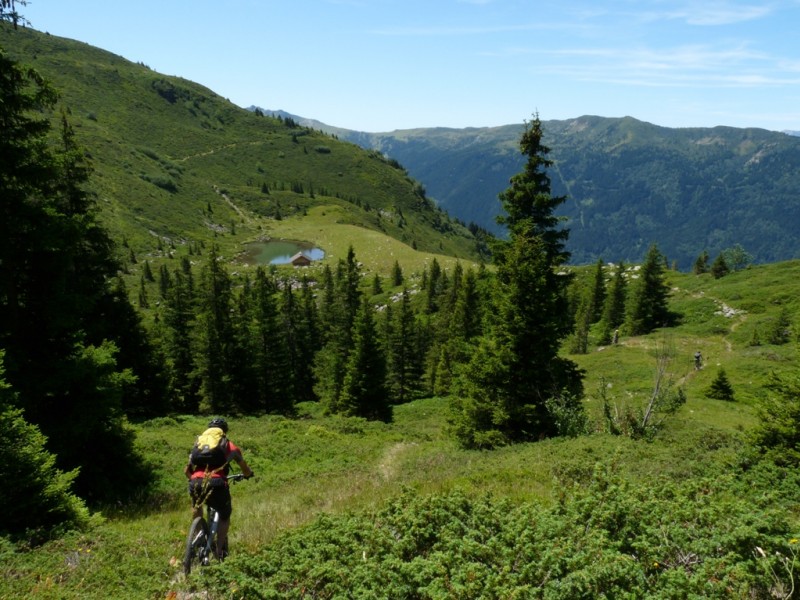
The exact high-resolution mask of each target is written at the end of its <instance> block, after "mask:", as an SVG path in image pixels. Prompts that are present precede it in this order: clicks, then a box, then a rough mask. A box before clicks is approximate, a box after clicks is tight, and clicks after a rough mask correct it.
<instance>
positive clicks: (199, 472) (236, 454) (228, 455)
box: [189, 440, 242, 479]
mask: <svg viewBox="0 0 800 600" xmlns="http://www.w3.org/2000/svg"><path fill="white" fill-rule="evenodd" d="M240 458H242V451H241V450H239V446H237V445H236V444H234V443H233V442H232V441H230V440H228V444H227V446H226V448H225V467H224V468H222V469H218V470H214V471H212V472H211V477H213V478H217V479H219V478H221V477H225V476H226V475H227V474H228V468H229V467H228V464H229V463H230V462H231V461H232V460H237V459H240ZM193 466H194V465H192V456H191V454H190V455H189V469H191V468H192V467H193ZM205 476H206V469H205V467H203V468H202V469H196V470H194V471H192V476H191V477H190V479H202V478H203V477H205Z"/></svg>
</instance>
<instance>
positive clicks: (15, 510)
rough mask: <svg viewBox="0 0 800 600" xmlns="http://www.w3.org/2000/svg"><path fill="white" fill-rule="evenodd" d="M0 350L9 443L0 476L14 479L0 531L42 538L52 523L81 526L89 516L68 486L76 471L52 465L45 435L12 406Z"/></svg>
mask: <svg viewBox="0 0 800 600" xmlns="http://www.w3.org/2000/svg"><path fill="white" fill-rule="evenodd" d="M3 355H4V353H3V352H2V351H0V425H1V426H2V429H3V431H4V435H6V436H7V437H8V439H10V440H14V443H13V444H9V445H8V448H7V449H6V452H7V455H6V456H5V459H4V460H3V461H0V478H2V480H3V481H10V482H13V483H14V485H13V486H12V488H11V489H12V492H11V497H13V498H19V499H20V501H19V502H9V503H7V505H6V506H5V507H4V509H3V519H2V520H0V535H11V536H12V537H14V536H18V535H21V534H25V535H26V537H27V539H28V541H30V539H31V536H34V539H35V538H39V537H41V538H46V537H47V536H49V535H51V533H52V531H53V528H54V527H56V526H67V527H79V526H82V525H85V524H86V522H87V521H88V517H89V514H88V511H87V510H86V506H85V505H84V504H83V502H81V501H80V500H79V499H78V498H77V497H76V496H75V495H74V494H73V492H72V482H73V480H74V479H75V477H76V476H77V474H78V472H77V471H72V472H69V473H64V472H62V471H60V470H59V469H57V468H56V457H55V456H54V455H53V454H52V453H51V452H48V450H47V445H46V444H47V438H45V436H44V435H42V432H41V431H40V430H39V428H38V427H36V426H35V425H31V424H30V423H28V422H26V421H25V419H24V417H23V412H22V410H21V409H19V408H13V406H14V404H16V402H15V398H14V393H13V390H12V389H11V386H9V385H8V384H7V383H6V382H5V379H4V368H3Z"/></svg>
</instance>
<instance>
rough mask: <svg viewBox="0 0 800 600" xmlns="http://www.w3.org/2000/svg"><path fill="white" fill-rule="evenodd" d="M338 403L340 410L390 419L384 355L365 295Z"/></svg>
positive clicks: (390, 408) (355, 327)
mask: <svg viewBox="0 0 800 600" xmlns="http://www.w3.org/2000/svg"><path fill="white" fill-rule="evenodd" d="M340 405H341V409H340V412H342V413H344V414H346V415H350V416H358V417H364V418H365V419H369V420H378V421H385V422H389V421H391V420H392V404H391V402H390V399H389V392H388V390H387V389H386V358H385V355H384V353H383V350H382V348H381V345H380V342H379V340H378V335H377V328H376V325H375V318H374V316H373V314H372V307H371V306H370V304H369V301H368V300H367V299H366V298H364V300H363V302H362V303H361V307H360V309H359V310H358V312H357V313H356V317H355V321H354V325H353V348H352V351H351V352H350V354H349V357H348V361H347V366H346V369H345V375H344V382H343V385H342V394H341V402H340Z"/></svg>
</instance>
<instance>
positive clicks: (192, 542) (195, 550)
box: [183, 517, 208, 575]
mask: <svg viewBox="0 0 800 600" xmlns="http://www.w3.org/2000/svg"><path fill="white" fill-rule="evenodd" d="M207 540H208V526H207V525H206V521H205V519H203V517H197V518H196V519H195V520H194V521H192V526H191V527H189V535H188V536H187V538H186V551H185V552H184V554H183V572H184V573H186V574H187V575H188V574H189V573H191V572H192V569H193V568H194V567H198V566H200V565H201V564H203V553H204V552H205V548H206V541H207Z"/></svg>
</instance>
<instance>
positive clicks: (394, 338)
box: [386, 289, 422, 404]
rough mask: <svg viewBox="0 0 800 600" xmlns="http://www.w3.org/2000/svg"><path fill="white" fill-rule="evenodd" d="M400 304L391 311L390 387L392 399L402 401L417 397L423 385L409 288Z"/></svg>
mask: <svg viewBox="0 0 800 600" xmlns="http://www.w3.org/2000/svg"><path fill="white" fill-rule="evenodd" d="M398 304H399V306H398V307H397V308H396V310H393V311H391V313H390V314H391V315H392V316H391V317H390V321H391V322H390V327H389V330H388V332H387V340H386V346H387V350H388V352H387V354H388V356H387V359H388V360H387V362H388V378H387V379H388V387H389V390H390V393H391V397H392V401H393V402H394V403H396V404H402V403H404V402H408V401H409V400H413V399H414V398H415V397H416V396H417V394H418V392H419V387H420V377H421V370H422V368H421V362H420V359H419V352H418V351H417V348H416V345H415V342H416V338H415V335H414V333H415V318H414V311H413V310H412V308H411V296H410V295H409V293H408V290H407V289H404V290H403V293H402V294H401V296H400V302H399V303H398Z"/></svg>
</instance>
